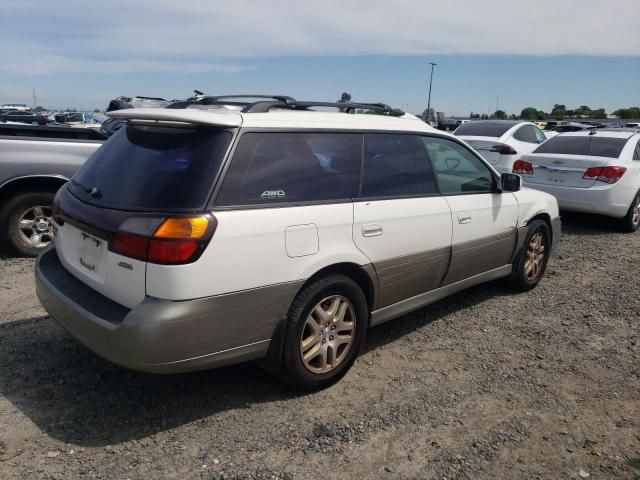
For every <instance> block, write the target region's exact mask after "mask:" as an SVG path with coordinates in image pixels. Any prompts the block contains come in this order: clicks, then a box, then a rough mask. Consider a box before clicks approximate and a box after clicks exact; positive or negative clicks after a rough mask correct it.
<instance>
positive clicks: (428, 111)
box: [427, 62, 437, 125]
mask: <svg viewBox="0 0 640 480" xmlns="http://www.w3.org/2000/svg"><path fill="white" fill-rule="evenodd" d="M429 65H431V78H430V79H429V100H427V123H428V124H429V125H431V123H430V122H429V113H430V110H431V85H432V84H433V67H435V66H436V65H437V63H433V62H429Z"/></svg>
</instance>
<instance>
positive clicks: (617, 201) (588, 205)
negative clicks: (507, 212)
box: [524, 182, 632, 218]
mask: <svg viewBox="0 0 640 480" xmlns="http://www.w3.org/2000/svg"><path fill="white" fill-rule="evenodd" d="M524 186H525V187H528V188H533V189H535V190H540V191H543V192H546V193H549V194H551V195H553V196H554V197H556V199H557V200H558V206H559V207H560V209H561V210H568V211H572V212H583V213H597V214H600V215H606V216H609V217H616V218H622V217H624V216H625V215H626V214H627V211H628V210H629V205H631V200H632V198H629V199H628V201H627V199H626V198H623V197H626V195H621V194H620V192H619V191H618V190H616V189H615V188H613V186H602V187H601V186H596V187H591V188H575V187H559V186H555V185H544V184H538V183H528V182H525V183H524Z"/></svg>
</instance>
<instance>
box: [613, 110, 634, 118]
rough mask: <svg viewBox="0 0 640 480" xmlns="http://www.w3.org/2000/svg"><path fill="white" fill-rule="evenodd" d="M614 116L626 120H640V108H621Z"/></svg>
mask: <svg viewBox="0 0 640 480" xmlns="http://www.w3.org/2000/svg"><path fill="white" fill-rule="evenodd" d="M613 114H614V115H616V116H618V117H620V118H624V119H631V118H633V119H635V118H640V107H629V108H620V109H618V110H616V111H615V112H613Z"/></svg>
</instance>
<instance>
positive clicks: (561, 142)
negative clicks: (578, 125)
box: [533, 134, 627, 158]
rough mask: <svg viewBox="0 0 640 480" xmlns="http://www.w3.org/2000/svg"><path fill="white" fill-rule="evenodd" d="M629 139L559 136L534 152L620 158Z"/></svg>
mask: <svg viewBox="0 0 640 480" xmlns="http://www.w3.org/2000/svg"><path fill="white" fill-rule="evenodd" d="M626 143H627V140H626V139H624V138H611V137H598V136H597V134H596V135H584V136H566V137H564V136H557V137H553V138H550V139H549V140H547V141H546V142H545V143H543V144H542V145H540V146H539V147H538V148H537V149H536V150H534V152H533V153H557V154H563V155H584V156H593V157H609V158H618V157H619V156H620V153H622V149H623V148H624V146H625V144H626Z"/></svg>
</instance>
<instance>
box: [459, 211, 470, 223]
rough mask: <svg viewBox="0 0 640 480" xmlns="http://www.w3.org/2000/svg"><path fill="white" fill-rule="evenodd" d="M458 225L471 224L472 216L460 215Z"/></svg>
mask: <svg viewBox="0 0 640 480" xmlns="http://www.w3.org/2000/svg"><path fill="white" fill-rule="evenodd" d="M458 223H459V224H460V225H464V224H465V223H471V215H469V214H468V213H461V214H460V215H458Z"/></svg>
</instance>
